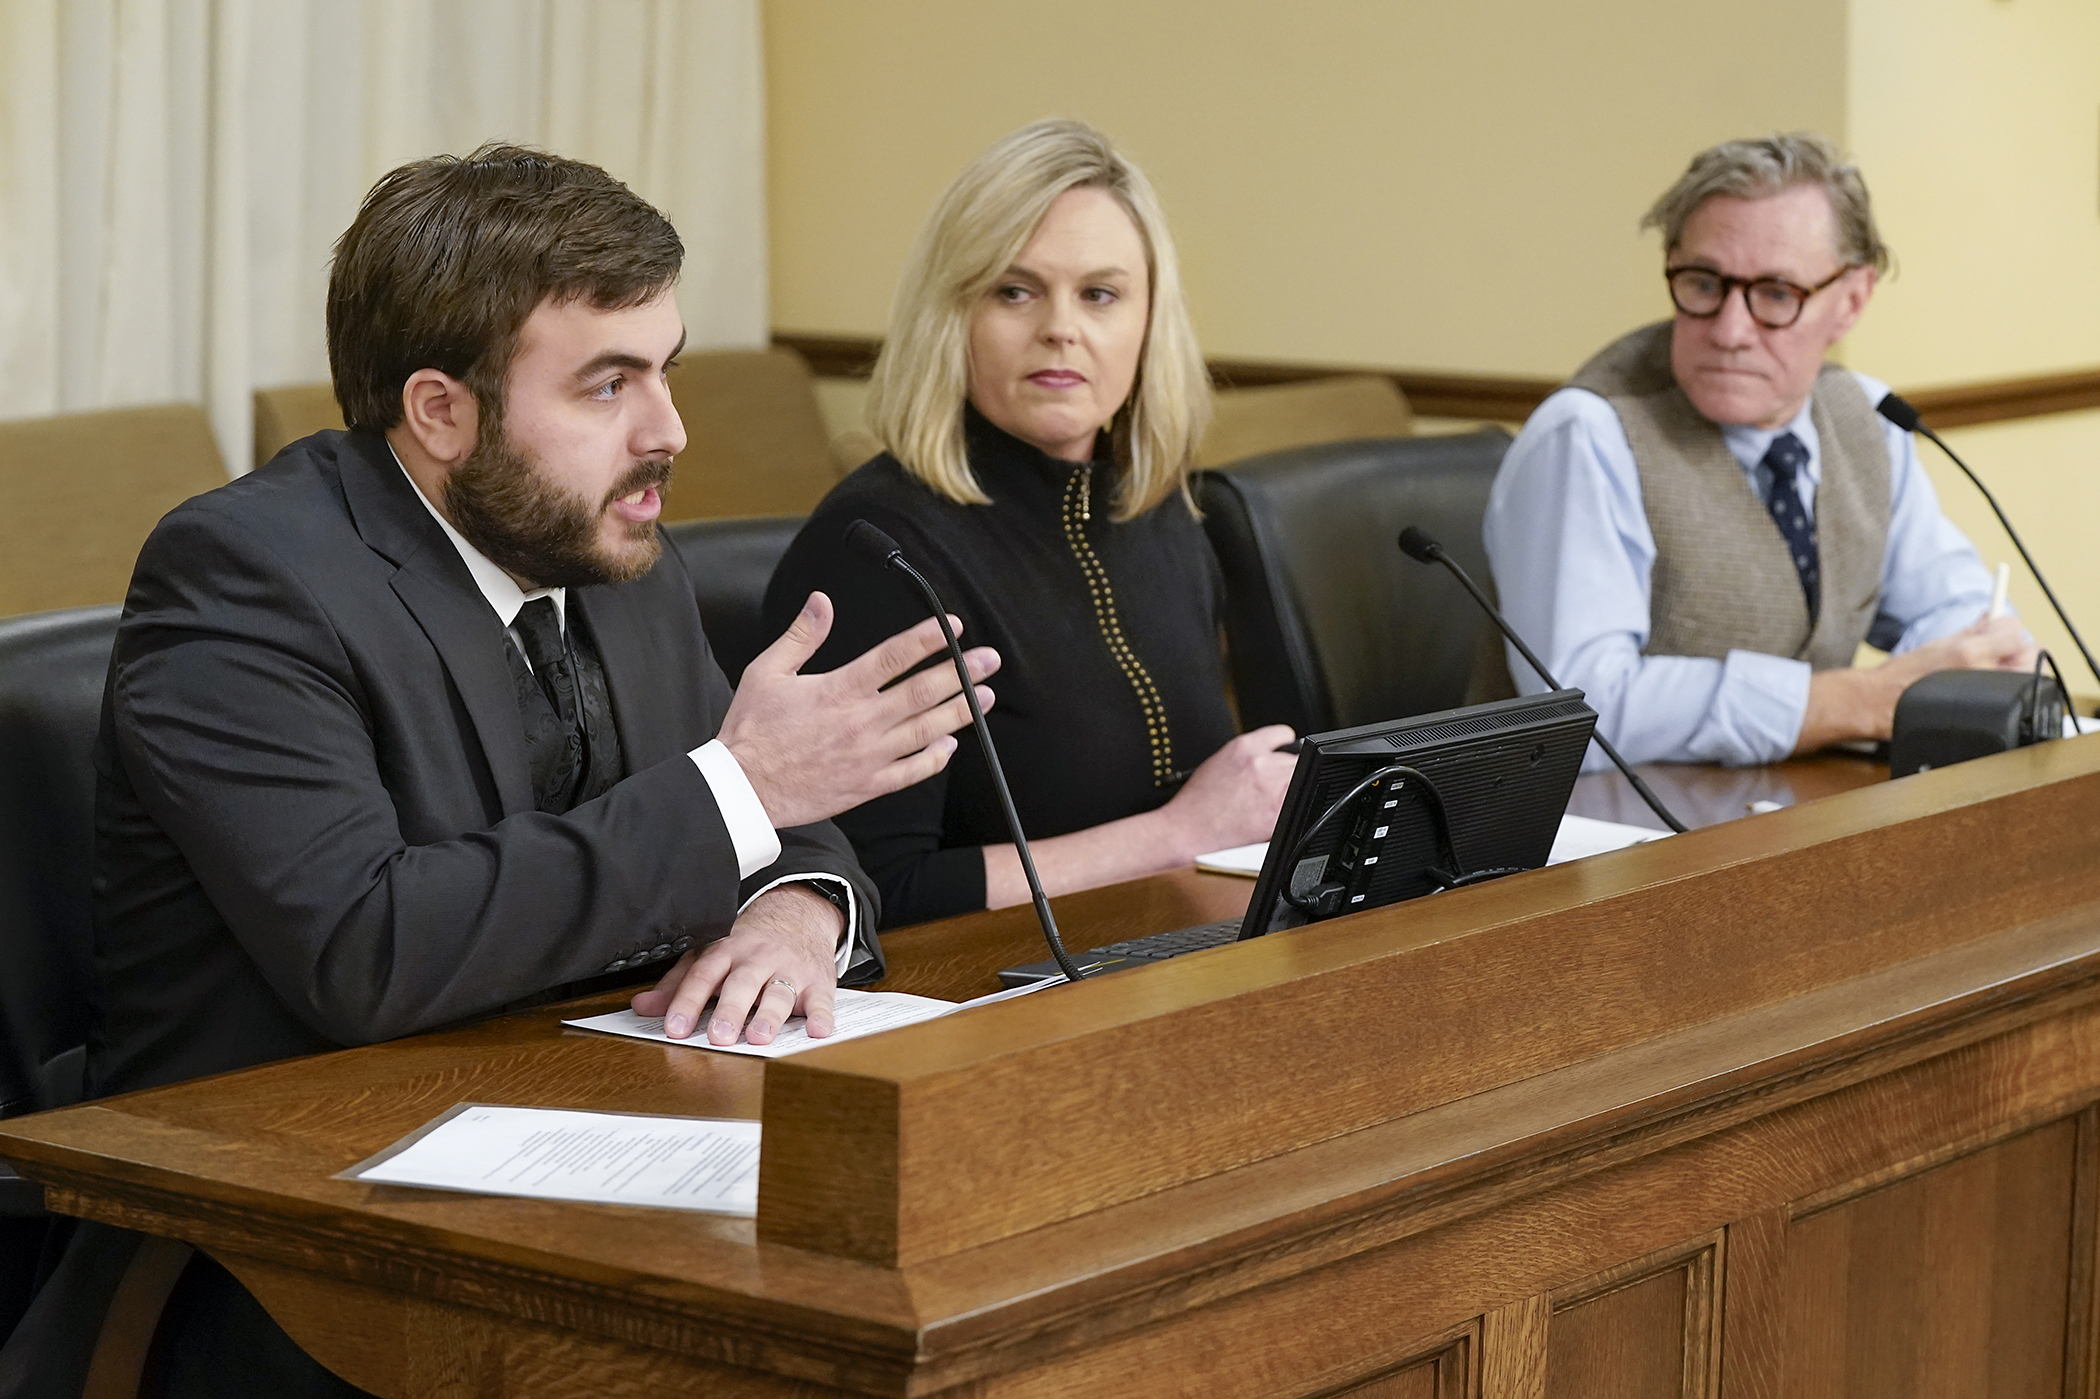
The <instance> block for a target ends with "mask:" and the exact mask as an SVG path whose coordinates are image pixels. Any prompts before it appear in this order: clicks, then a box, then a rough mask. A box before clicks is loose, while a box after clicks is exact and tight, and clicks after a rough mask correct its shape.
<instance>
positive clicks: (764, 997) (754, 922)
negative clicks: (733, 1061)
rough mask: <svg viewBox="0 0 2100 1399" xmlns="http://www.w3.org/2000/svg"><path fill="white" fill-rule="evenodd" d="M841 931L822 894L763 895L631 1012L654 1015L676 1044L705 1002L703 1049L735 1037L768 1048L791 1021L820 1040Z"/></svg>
mask: <svg viewBox="0 0 2100 1399" xmlns="http://www.w3.org/2000/svg"><path fill="white" fill-rule="evenodd" d="M843 931H845V922H844V919H843V917H842V916H841V915H840V913H839V911H838V909H837V908H835V907H834V906H833V905H832V903H831V900H829V899H827V898H825V897H824V896H823V895H822V894H819V893H817V892H815V891H814V890H812V889H809V888H807V887H806V886H803V885H799V884H782V885H780V886H778V887H777V888H773V889H768V890H766V892H765V893H763V894H760V895H759V896H758V897H757V898H756V899H753V900H752V901H751V906H750V907H749V908H747V909H745V910H744V911H743V912H742V913H740V914H738V915H737V920H736V926H734V927H733V928H731V929H730V930H729V936H728V937H725V938H718V939H716V940H715V941H714V942H711V943H709V944H708V945H707V946H705V947H703V948H700V949H699V950H697V951H694V952H688V953H686V954H685V955H684V956H683V957H680V958H679V959H678V960H677V961H676V962H675V963H673V964H672V966H671V970H670V971H668V972H666V973H665V974H664V978H663V980H661V981H659V982H657V983H656V985H654V986H653V987H651V988H650V989H648V990H647V991H643V992H640V993H639V994H637V995H636V996H635V998H634V1001H633V1005H634V1009H635V1013H636V1014H637V1015H661V1016H662V1017H664V1033H665V1034H667V1035H669V1036H670V1037H671V1038H672V1039H674V1040H682V1039H684V1038H685V1037H686V1036H687V1035H690V1034H691V1033H693V1031H694V1030H695V1029H696V1028H698V1023H699V1019H700V1012H701V1011H702V1010H704V1009H705V1008H706V1006H707V1003H708V1002H709V1001H710V1000H712V1001H714V1002H715V1010H714V1014H713V1015H711V1016H709V1017H708V1021H707V1038H708V1041H709V1043H711V1044H735V1043H736V1042H737V1038H738V1036H740V1035H741V1036H742V1037H743V1038H744V1039H745V1040H747V1041H749V1042H750V1043H752V1044H771V1043H772V1042H773V1037H774V1036H775V1035H777V1034H779V1033H780V1027H781V1026H783V1025H785V1024H787V1022H788V1017H789V1016H792V1015H803V1016H807V1017H808V1025H807V1027H806V1028H807V1029H808V1030H809V1034H810V1037H811V1038H812V1039H822V1038H823V1037H824V1036H826V1035H828V1034H830V1033H831V1030H832V1019H831V1008H832V999H833V998H832V991H833V988H834V986H835V984H836V983H837V981H838V970H837V969H838V961H837V952H836V949H837V947H838V940H839V934H840V933H842V932H843ZM746 1021H748V1022H749V1024H748V1025H747V1024H746V1023H745V1022H746Z"/></svg>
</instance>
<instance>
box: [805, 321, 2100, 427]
mask: <svg viewBox="0 0 2100 1399" xmlns="http://www.w3.org/2000/svg"><path fill="white" fill-rule="evenodd" d="M773 343H774V344H776V345H783V346H786V347H787V348H789V349H792V350H795V351H797V352H798V353H800V354H801V356H802V357H803V358H804V359H806V360H808V361H809V367H810V369H811V371H812V372H813V373H815V374H816V375H818V376H819V377H821V378H830V379H865V378H867V377H868V374H869V372H870V371H871V370H873V369H874V367H875V356H876V355H877V354H878V353H880V352H881V350H882V342H881V341H880V340H878V339H874V338H872V337H869V336H861V335H800V334H776V335H774V337H773ZM1210 374H1211V378H1212V380H1213V381H1214V382H1216V383H1217V385H1218V386H1219V387H1220V388H1243V389H1251V388H1259V387H1261V386H1262V385H1264V384H1298V383H1304V382H1305V381H1306V380H1309V379H1331V378H1334V377H1336V376H1337V375H1344V374H1377V375H1381V376H1383V377H1385V378H1388V379H1390V380H1392V381H1393V384H1394V386H1395V387H1397V388H1398V389H1399V390H1400V392H1402V393H1404V394H1406V395H1407V401H1408V404H1409V406H1411V407H1412V408H1413V409H1414V410H1415V412H1416V413H1419V414H1421V415H1423V416H1425V417H1432V418H1478V419H1484V420H1486V421H1489V422H1505V423H1520V422H1522V421H1524V419H1526V418H1528V417H1530V416H1531V411H1532V410H1533V409H1534V408H1537V407H1538V406H1539V404H1541V403H1543V402H1545V401H1546V397H1547V395H1549V394H1551V393H1552V392H1553V391H1554V390H1555V389H1557V388H1559V387H1560V386H1561V381H1560V380H1558V379H1540V378H1535V377H1520V376H1516V375H1507V374H1447V373H1440V372H1437V371H1435V370H1427V369H1368V368H1364V367H1363V366H1360V365H1336V364H1302V363H1288V362H1283V361H1277V360H1216V359H1214V360H1211V361H1210ZM1904 394H1905V396H1906V397H1907V398H1908V399H1909V400H1910V402H1911V404H1912V405H1913V406H1914V407H1916V408H1917V410H1918V412H1919V413H1920V414H1921V415H1923V417H1924V419H1925V422H1926V424H1927V425H1928V426H1930V427H1933V428H1950V427H1964V426H1967V425H1969V424H1972V423H1999V422H2009V421H2011V420H2013V419H2015V418H2033V417H2039V416H2042V415H2044V414H2049V413H2070V412H2076V411H2077V410H2079V409H2083V408H2094V407H2100V368H2091V369H2074V370H2069V371H2067V372H2064V373H2060V374H2037V375H2029V376H2024V377H2021V378H2018V379H1990V380H1981V381H1978V382H1975V383H1968V384H1942V385H1938V386H1936V387H1931V388H1922V389H1906V390H1904Z"/></svg>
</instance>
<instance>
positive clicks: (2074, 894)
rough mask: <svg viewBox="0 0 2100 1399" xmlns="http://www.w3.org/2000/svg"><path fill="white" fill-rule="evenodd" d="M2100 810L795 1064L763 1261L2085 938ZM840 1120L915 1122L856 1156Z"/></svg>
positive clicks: (1197, 1172) (910, 1257) (1071, 1212)
mask: <svg viewBox="0 0 2100 1399" xmlns="http://www.w3.org/2000/svg"><path fill="white" fill-rule="evenodd" d="M2095 800H2100V748H2095V747H2093V746H2090V745H2082V744H2077V743H2058V744H2041V745H2037V746H2035V747H2032V748H2025V749H2019V750H2016V751H2014V752H2010V753H2002V754H1997V755H1994V756H1992V757H1990V758H1984V759H1978V760H1976V761H1974V762H1970V763H1963V764H1959V765H1956V766H1952V767H1948V768H1944V769H1940V770H1938V771H1935V772H1930V773H1923V774H1919V775H1918V776H1917V777H1916V778H1914V779H1906V780H1905V781H1904V782H1902V783H1887V784H1883V785H1882V786H1880V787H1877V788H1873V789H1870V790H1866V791H1862V792H1860V793H1857V794H1855V795H1854V797H1853V799H1852V800H1850V801H1848V802H1845V803H1826V804H1822V805H1820V806H1808V807H1797V808H1793V809H1790V810H1788V811H1785V812H1780V813H1775V814H1773V815H1772V816H1771V817H1769V818H1768V819H1767V820H1765V821H1760V822H1737V823H1733V824H1732V825H1729V826H1723V827H1713V828H1708V829H1706V830H1701V831H1694V832H1692V833H1690V834H1688V835H1683V836H1677V837H1674V838H1672V839H1671V840H1668V841H1659V842H1655V843H1652V844H1650V845H1646V846H1642V847H1639V848H1637V849H1635V850H1633V851H1630V852H1620V854H1619V856H1618V861H1617V863H1616V864H1615V865H1614V866H1613V869H1614V871H1615V873H1616V875H1617V876H1618V878H1619V879H1620V880H1622V881H1623V882H1621V883H1618V884H1617V885H1616V887H1611V888H1600V887H1599V886H1598V885H1597V884H1596V883H1594V882H1592V879H1591V876H1592V874H1593V872H1594V871H1593V870H1592V869H1587V868H1583V867H1581V866H1579V865H1576V866H1561V867H1558V868H1555V869H1546V870H1538V871H1532V872H1530V873H1526V874H1521V875H1516V876H1513V877H1511V878H1509V879H1505V880H1500V881H1496V882H1495V883H1493V884H1488V885H1483V886H1480V887H1478V888H1474V889H1466V890H1461V891H1458V892H1456V893H1454V894H1452V895H1449V896H1446V897H1443V898H1439V899H1434V900H1418V901H1416V902H1414V903H1411V904H1403V905H1398V906H1395V907H1393V908H1388V909H1380V910H1376V911H1374V912H1371V913H1368V914H1365V915H1362V916H1361V917H1360V918H1357V919H1342V920H1336V921H1335V922H1333V923H1329V924H1322V925H1320V926H1317V927H1312V928H1305V929H1300V930H1296V931H1294V932H1292V933H1291V934H1290V935H1289V936H1287V937H1281V938H1265V939H1258V940H1254V941H1251V942H1246V943H1240V944H1235V945H1232V946H1228V947H1223V948H1216V949H1212V950H1210V951H1208V952H1203V953H1197V954H1195V955H1193V956H1190V957H1187V958H1184V959H1182V960H1181V961H1179V962H1177V963H1176V964H1175V965H1174V966H1173V967H1172V968H1170V969H1169V972H1170V975H1166V976H1160V977H1135V976H1133V977H1104V978H1101V979H1099V980H1097V981H1088V982H1085V983H1082V984H1080V985H1077V986H1069V987H1059V988H1056V989H1054V990H1052V991H1050V992H1049V993H1047V994H1045V995H1041V996H1036V997H1030V998H1028V999H1026V1000H1022V1001H1017V1002H1012V1003H1010V1004H1007V1005H1003V1006H1000V1007H997V1008H996V1009H997V1011H998V1012H999V1019H998V1020H997V1022H996V1025H995V1023H994V1022H993V1021H991V1020H990V1019H989V1018H988V1017H986V1016H984V1015H982V1014H981V1013H977V1012H965V1013H964V1014H962V1015H957V1016H953V1017H948V1018H945V1019H942V1020H938V1021H933V1022H929V1023H926V1024H921V1025H914V1026H909V1027H906V1028H904V1029H901V1030H897V1031H893V1032H891V1033H890V1034H888V1035H885V1036H884V1037H883V1038H882V1042H881V1044H880V1046H879V1047H870V1044H869V1042H867V1041H854V1042H848V1043H844V1044H838V1045H831V1046H825V1047H823V1048H819V1049H815V1050H812V1051H810V1052H809V1053H807V1054H802V1055H797V1056H795V1057H794V1058H791V1059H779V1060H773V1061H770V1062H769V1063H768V1064H767V1066H766V1071H765V1072H766V1088H765V1104H766V1106H765V1116H766V1132H767V1141H768V1142H769V1143H770V1144H773V1146H772V1149H769V1151H768V1152H767V1153H766V1156H765V1158H764V1160H763V1162H762V1163H761V1167H760V1169H761V1177H760V1190H759V1214H758V1233H759V1238H760V1239H761V1240H763V1241H766V1242H769V1243H782V1244H788V1245H791V1246H794V1247H798V1248H807V1249H811V1250H814V1251H817V1252H822V1253H830V1254H835V1255H838V1256H844V1257H851V1258H857V1259H861V1260H863V1261H866V1262H872V1263H877V1264H886V1265H907V1266H908V1265H910V1264H912V1263H915V1262H920V1261H924V1260H927V1259H930V1258H934V1257H939V1256H942V1255H944V1254H947V1253H952V1252H957V1251H960V1250H963V1249H967V1248H970V1247H974V1246H977V1245H980V1244H984V1243H988V1242H991V1241H993V1240H996V1239H998V1238H1002V1237H1008V1236H1011V1235H1016V1234H1019V1233H1021V1232H1024V1231H1026V1230H1029V1229H1032V1228H1036V1227H1040V1226H1041V1225H1043V1224H1045V1223H1048V1222H1053V1221H1055V1220H1058V1219H1063V1218H1072V1217H1075V1216H1078V1215H1081V1214H1085V1213H1091V1212H1094V1211H1097V1210H1099V1209H1101V1208H1104V1207H1106V1206H1108V1205H1111V1204H1114V1203H1116V1202H1118V1201H1122V1200H1129V1199H1134V1198H1138V1197H1140V1196H1142V1195H1144V1194H1148V1193H1151V1192H1153V1191H1157V1190H1162V1189H1168V1188H1172V1187H1174V1186H1176V1185H1179V1184H1183V1183H1185V1182H1187V1181H1189V1180H1192V1179H1197V1178H1200V1177H1202V1176H1204V1175H1208V1174H1212V1173H1215V1172H1218V1171H1224V1170H1231V1169H1235V1168H1237V1167H1239V1166H1242V1165H1244V1164H1247V1163H1248V1162H1249V1161H1250V1160H1252V1159H1256V1158H1258V1157H1259V1156H1261V1155H1273V1154H1281V1153H1282V1152H1285V1151H1289V1150H1292V1149H1296V1148H1298V1147H1301V1146H1304V1145H1307V1144H1310V1143H1311V1142H1314V1141H1318V1140H1322V1139H1325V1138H1328V1137H1333V1136H1337V1135H1342V1134H1346V1133H1349V1132H1354V1131H1357V1130H1360V1129H1362V1128H1364V1127H1367V1126H1371V1125H1373V1124H1375V1123H1378V1122H1383V1121H1392V1120H1396V1119H1398V1118H1400V1117H1403V1116H1405V1115H1407V1114H1409V1113H1411V1112H1415V1111H1420V1110H1422V1109H1425V1108H1429V1107H1432V1106H1435V1105H1436V1104H1438V1103H1441V1102H1449V1101H1454V1100H1457V1099H1460V1098H1463V1097H1465V1096H1467V1095H1470V1094H1472V1093H1477V1092H1479V1091H1482V1090H1484V1089H1486V1088H1489V1087H1492V1086H1493V1085H1495V1084H1497V1083H1507V1082H1511V1081H1516V1080H1520V1079H1524V1078H1528V1077H1533V1076H1536V1075H1538V1074H1540V1073H1542V1072H1544V1071H1546V1070H1548V1069H1549V1068H1550V1067H1552V1064H1553V1062H1554V1061H1555V1060H1560V1061H1562V1062H1572V1061H1576V1060H1581V1059H1586V1058H1588V1057H1591V1056H1594V1055H1597V1054H1603V1053H1607V1052H1611V1051H1614V1050H1618V1049H1624V1048H1627V1047H1629V1046H1631V1045H1635V1044H1639V1043H1642V1042H1647V1041H1653V1040H1656V1039H1658V1038H1660V1037H1662V1036H1665V1035H1667V1034H1669V1033H1672V1032H1673V1031H1676V1030H1680V1029H1684V1028H1687V1027H1690V1026H1694V1025H1697V1024H1700V1023H1711V1022H1712V1021H1713V1020H1714V1018H1715V1017H1717V1016H1722V1015H1725V1014H1726V1013H1727V1012H1728V1010H1729V1009H1730V1008H1731V1007H1737V1006H1743V1005H1759V1004H1770V1003H1773V1002H1777V1001H1782V1000H1785V999H1787V998H1789V997H1795V998H1802V997H1805V996H1807V995H1809V994H1812V993H1813V991H1814V989H1815V988H1816V987H1818V986H1826V987H1827V986H1831V985H1834V984H1836V983H1839V982H1842V981H1845V980H1847V979H1850V978H1854V977H1859V976H1862V975H1865V974H1868V973H1871V972H1874V971H1876V970H1886V969H1891V968H1901V967H1903V966H1905V965H1907V964H1909V963H1911V962H1912V961H1913V960H1915V961H1917V962H1918V963H1921V964H1922V963H1923V962H1924V961H1925V960H1926V959H1927V958H1928V957H1929V956H1930V955H1931V954H1933V953H1935V952H1936V951H1939V950H1947V951H1953V950H1955V949H1958V948H1960V947H1963V946H1965V945H1969V944H1973V943H1975V942H1976V941H1978V930H1979V928H1984V927H1992V926H1996V927H2008V926H2012V927H2020V926H2040V925H2041V924H2042V922H2043V921H2044V920H2047V919H2048V918H2050V917H2051V915H2063V916H2066V917H2069V916H2071V915H2072V914H2073V912H2074V911H2076V910H2078V909H2082V908H2083V907H2085V906H2086V904H2087V891H2086V889H2085V887H2084V880H2083V879H2082V877H2078V876H2073V875H2071V874H2067V873H2066V871H2067V870H2071V869H2078V868H2082V867H2083V864H2084V863H2085V862H2086V861H2088V860H2089V857H2090V850H2089V842H2088V837H2087V835H2086V831H2085V828H2084V822H2083V816H2084V814H2085V813H2086V812H2087V811H2088V810H2089V809H2090V806H2091V803H2092V802H2093V801H2095ZM1985 841H1988V842H1991V843H1992V844H1993V845H1994V847H1995V848H1997V849H1999V850H2001V851H2002V852H2004V853H2003V854H2001V856H2000V857H1999V858H1997V859H1994V860H1993V861H1990V862H1986V863H1985V864H1983V865H1978V864H1977V862H1976V861H1975V860H1974V859H1973V852H1974V851H1975V850H1976V849H1977V848H1979V843H1980V842H1985ZM1950 864H1954V865H1959V867H1960V868H1961V869H1962V870H1963V878H1962V880H1961V881H1959V882H1956V881H1937V880H1936V881H1921V880H1919V879H1917V878H1915V877H1914V875H1913V874H1912V871H1914V870H1916V869H1919V868H1942V867H1947V866H1949V865H1950ZM1694 875H1696V876H1697V877H1696V878H1692V877H1690V876H1694ZM1832 891H1843V892H1842V897H1836V898H1834V897H1833V896H1832ZM1751 927H1754V928H1756V929H1758V934H1757V936H1755V937H1745V936H1742V935H1741V932H1740V930H1741V929H1744V928H1751ZM2090 932H2091V929H2090V927H2089V926H2088V925H2087V924H2085V923H2083V922H2081V923H2080V924H2079V927H2078V935H2079V936H2080V937H2088V936H2089V935H2090ZM1546 968H1552V971H1551V973H1550V974H1542V971H1543V969H1546ZM1565 984H1580V985H1583V986H1585V987H1587V988H1589V989H1590V992H1591V995H1592V997H1593V998H1594V1000H1595V1001H1596V1002H1597V1003H1605V1004H1609V1005H1611V1007H1612V1014H1611V1015H1609V1016H1597V1015H1594V1014H1591V1013H1590V1004H1591V1003H1590V1002H1589V1001H1585V1000H1582V999H1581V998H1572V997H1568V996H1565V995H1562V994H1560V991H1559V989H1558V988H1559V987H1560V986H1562V985H1565ZM1664 987H1668V988H1670V989H1669V993H1668V994H1663V993H1662V988H1664ZM1249 1023H1264V1024H1291V1025H1295V1026H1300V1027H1303V1028H1302V1029H1301V1031H1300V1033H1299V1036H1298V1038H1297V1039H1296V1040H1295V1041H1294V1052H1293V1053H1290V1054H1277V1053H1275V1052H1274V1050H1273V1046H1272V1045H1271V1044H1270V1043H1269V1042H1267V1041H1266V1040H1264V1039H1263V1038H1261V1037H1249V1036H1246V1035H1244V1034H1238V1033H1236V1027H1240V1026H1245V1025H1247V1024H1249ZM1111 1048H1113V1052H1111ZM1042 1085H1054V1086H1055V1091H1043V1089H1042V1088H1041V1086H1042ZM846 1098H852V1099H857V1100H859V1101H862V1102H873V1101H875V1100H876V1099H877V1098H883V1099H884V1100H885V1101H886V1102H887V1103H888V1104H889V1105H890V1106H891V1107H893V1108H894V1115H893V1116H890V1115H886V1116H883V1117H881V1118H880V1119H879V1120H878V1119H877V1117H876V1116H875V1115H873V1114H860V1115H858V1116H856V1118H855V1119H854V1122H853V1129H852V1130H851V1131H850V1132H847V1133H845V1134H843V1135H842V1134H841V1133H840V1132H839V1130H838V1119H837V1117H836V1115H835V1112H834V1107H835V1105H836V1104H837V1103H838V1102H840V1101H842V1100H843V1099H846ZM1170 1100H1172V1101H1175V1102H1177V1103H1179V1104H1180V1107H1181V1110H1180V1111H1179V1112H1177V1113H1172V1114H1168V1113H1162V1112H1160V1111H1159V1107H1160V1105H1161V1103H1163V1102H1166V1101H1170ZM885 1112H887V1109H885ZM814 1159H828V1160H831V1161H833V1162H834V1163H836V1164H837V1166H838V1167H839V1170H838V1173H837V1178H836V1179H834V1178H832V1177H831V1176H829V1175H827V1176H825V1177H823V1178H821V1179H820V1178H818V1177H816V1176H814V1175H808V1174H806V1173H800V1172H797V1171H794V1170H793V1169H791V1166H792V1163H794V1162H796V1161H799V1160H814ZM841 1181H843V1182H844V1186H843V1188H841V1186H840V1184H839V1182H841Z"/></svg>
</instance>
